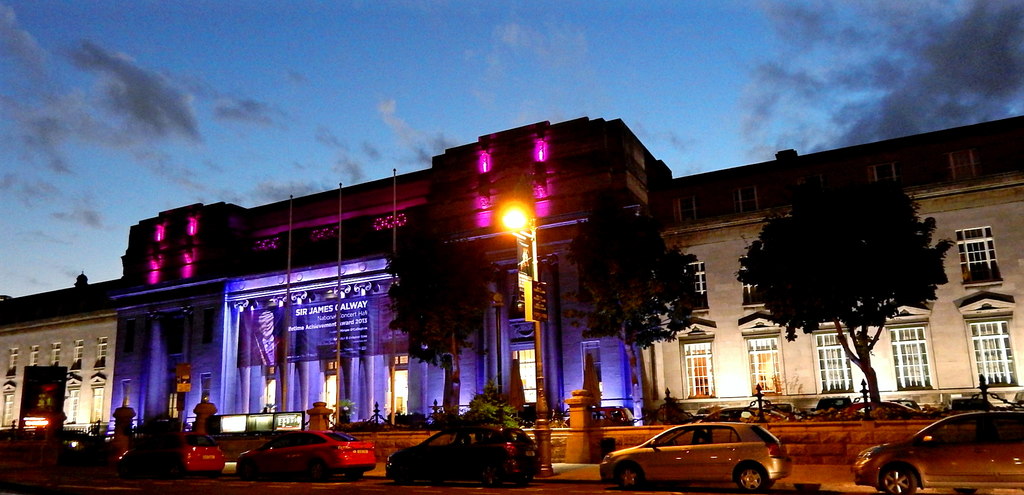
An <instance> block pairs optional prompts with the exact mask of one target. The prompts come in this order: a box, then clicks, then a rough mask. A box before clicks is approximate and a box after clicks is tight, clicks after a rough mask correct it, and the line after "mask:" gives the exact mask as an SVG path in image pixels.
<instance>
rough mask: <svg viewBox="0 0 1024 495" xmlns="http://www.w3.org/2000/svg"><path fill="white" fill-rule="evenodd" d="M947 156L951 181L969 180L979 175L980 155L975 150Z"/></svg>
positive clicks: (961, 151) (960, 151)
mask: <svg viewBox="0 0 1024 495" xmlns="http://www.w3.org/2000/svg"><path fill="white" fill-rule="evenodd" d="M947 156H948V157H949V178H950V179H954V180H955V179H969V178H971V177H974V176H976V175H978V170H977V165H978V153H977V152H976V151H975V150H972V149H971V150H959V151H954V152H952V153H949V154H948V155H947Z"/></svg>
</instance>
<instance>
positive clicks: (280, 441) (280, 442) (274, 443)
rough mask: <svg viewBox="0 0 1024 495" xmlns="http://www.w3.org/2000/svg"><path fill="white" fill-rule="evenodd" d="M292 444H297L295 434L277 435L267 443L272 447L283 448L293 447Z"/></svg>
mask: <svg viewBox="0 0 1024 495" xmlns="http://www.w3.org/2000/svg"><path fill="white" fill-rule="evenodd" d="M292 445H295V436H294V435H284V436H281V437H277V438H275V439H273V440H271V441H270V442H269V443H267V447H269V448H271V449H281V448H284V447H291V446H292Z"/></svg>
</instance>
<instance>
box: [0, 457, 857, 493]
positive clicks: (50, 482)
mask: <svg viewBox="0 0 1024 495" xmlns="http://www.w3.org/2000/svg"><path fill="white" fill-rule="evenodd" d="M552 469H553V470H554V475H553V476H548V477H543V478H535V479H534V483H594V484H604V485H610V483H602V482H601V477H600V474H599V472H598V465H597V464H563V463H556V464H553V465H552ZM234 472H235V463H234V462H229V463H228V465H227V466H226V467H225V469H224V473H225V474H226V475H233V474H234ZM113 476H116V475H115V474H114V470H113V468H111V467H109V466H66V467H65V466H62V467H61V468H60V469H57V470H55V469H54V468H53V467H52V466H40V465H32V464H27V463H15V462H11V461H6V462H3V463H2V464H0V494H2V493H4V490H5V489H7V490H11V491H15V492H19V493H54V492H51V491H50V490H53V489H55V488H57V487H59V486H60V485H61V484H62V482H61V481H62V478H66V479H71V480H74V479H77V480H82V479H92V480H94V482H97V481H98V482H102V481H101V480H102V479H103V478H109V477H113ZM366 478H369V479H384V463H383V462H379V463H377V467H376V468H375V469H374V470H372V471H369V472H367V473H366ZM71 484H74V482H72V483H71ZM716 486H717V485H716ZM723 486H732V485H731V484H723ZM772 491H773V492H823V493H833V494H835V493H839V494H847V493H875V492H876V491H875V490H874V489H873V488H870V487H866V486H856V485H854V484H853V475H852V474H851V473H850V467H849V466H846V465H795V466H794V467H793V473H792V474H791V475H790V476H789V477H787V478H784V479H782V480H779V481H777V482H776V483H775V486H774V487H773V488H772Z"/></svg>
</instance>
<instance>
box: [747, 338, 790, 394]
mask: <svg viewBox="0 0 1024 495" xmlns="http://www.w3.org/2000/svg"><path fill="white" fill-rule="evenodd" d="M747 354H748V355H749V359H750V381H751V383H750V388H751V394H753V393H754V392H755V390H756V388H757V386H758V385H760V386H761V392H763V393H766V394H767V393H781V392H782V367H781V366H780V365H779V338H778V337H763V338H756V339H747Z"/></svg>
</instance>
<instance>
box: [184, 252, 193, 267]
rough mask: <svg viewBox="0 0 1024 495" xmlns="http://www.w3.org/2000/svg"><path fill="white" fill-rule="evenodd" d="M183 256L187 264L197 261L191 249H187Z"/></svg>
mask: <svg viewBox="0 0 1024 495" xmlns="http://www.w3.org/2000/svg"><path fill="white" fill-rule="evenodd" d="M182 258H183V259H184V261H185V264H186V265H188V264H191V263H192V262H193V261H195V260H194V259H192V252H191V251H185V254H184V256H182Z"/></svg>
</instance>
